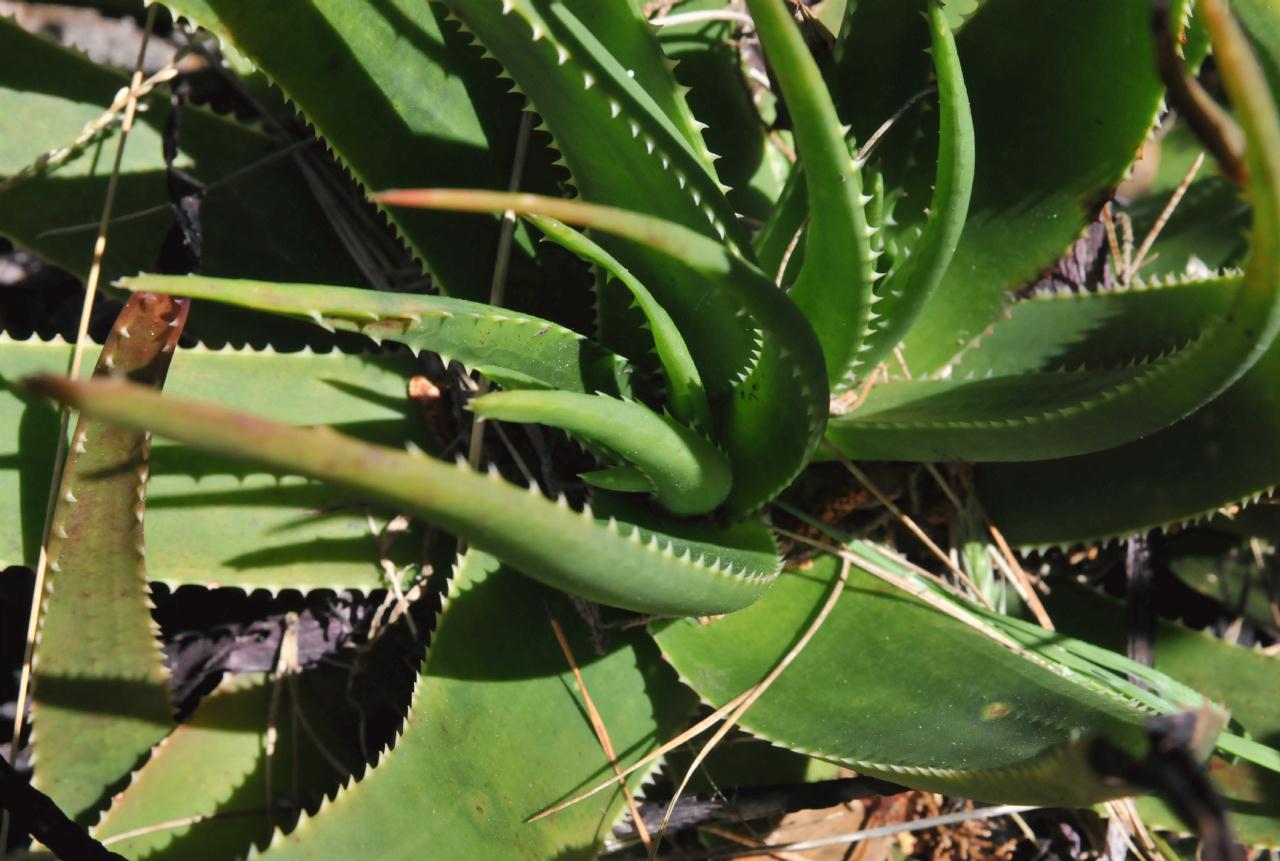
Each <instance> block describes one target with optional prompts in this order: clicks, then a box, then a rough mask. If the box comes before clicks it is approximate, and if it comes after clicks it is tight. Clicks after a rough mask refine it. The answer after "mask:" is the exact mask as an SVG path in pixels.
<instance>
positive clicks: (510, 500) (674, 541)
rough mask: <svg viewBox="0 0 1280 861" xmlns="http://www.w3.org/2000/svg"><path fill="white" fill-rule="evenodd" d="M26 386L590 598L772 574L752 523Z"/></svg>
mask: <svg viewBox="0 0 1280 861" xmlns="http://www.w3.org/2000/svg"><path fill="white" fill-rule="evenodd" d="M29 385H30V386H33V387H38V388H39V389H41V390H42V391H44V392H46V393H49V394H52V395H55V396H56V397H57V398H58V399H60V400H63V401H64V402H67V403H73V404H74V405H75V406H76V407H77V408H78V409H81V410H83V411H85V412H86V413H89V414H92V415H97V416H99V417H100V418H102V419H103V420H106V421H111V422H116V423H120V424H122V425H125V426H128V427H134V428H138V429H143V428H146V429H150V430H151V431H152V432H154V433H155V434H157V435H159V436H165V437H169V438H170V439H174V440H177V441H179V442H182V443H185V444H187V445H190V446H194V447H197V448H201V449H205V450H208V451H210V452H213V453H217V454H221V455H224V456H231V457H240V458H245V459H248V460H251V461H253V462H257V463H261V464H263V465H266V466H271V467H274V468H277V469H282V470H287V471H290V472H296V473H299V474H302V475H311V476H314V477H316V478H320V479H323V480H325V481H328V482H331V483H333V484H336V485H338V486H339V487H346V488H349V489H352V490H357V491H359V492H360V493H362V494H367V495H368V496H369V497H370V498H371V499H375V500H378V501H381V502H383V503H385V504H387V505H389V506H391V507H393V508H397V509H400V510H407V511H410V512H413V513H415V514H419V515H421V516H423V517H425V518H427V519H429V520H430V521H432V522H434V523H437V524H439V525H440V526H442V527H444V528H445V529H448V530H449V531H450V532H453V533H454V534H456V535H458V536H459V537H460V538H462V539H463V540H465V541H467V542H468V543H469V544H470V545H472V546H474V547H476V548H478V549H483V550H485V551H486V552H493V553H494V554H495V555H497V556H499V557H504V558H505V559H507V560H509V563H510V564H511V565H513V566H516V567H518V568H519V570H521V571H523V572H524V573H526V574H528V575H529V576H531V577H535V578H537V579H539V580H542V581H543V582H545V583H547V584H548V585H551V586H555V587H556V588H560V589H564V590H566V591H568V592H572V593H574V594H576V595H581V596H582V597H584V598H589V599H591V600H594V601H599V602H601V603H605V604H611V605H614V606H618V607H624V608H627V609H633V610H638V611H641V612H651V613H664V614H673V615H679V614H686V613H689V614H703V613H727V612H729V611H731V610H736V609H738V608H740V607H744V606H746V605H747V604H750V603H752V602H753V601H755V600H756V599H757V598H759V597H760V595H762V594H763V593H764V592H765V591H766V590H767V589H768V587H769V585H770V584H771V583H772V582H773V580H774V578H775V577H776V576H777V571H778V559H777V551H776V548H775V546H774V544H773V539H772V538H771V536H770V535H769V532H768V530H766V529H764V528H762V527H758V526H752V525H740V526H735V527H731V528H728V529H721V528H718V527H716V528H700V527H698V526H696V525H695V526H693V527H686V526H684V525H682V524H680V523H672V524H669V525H668V524H662V525H661V526H659V527H658V529H659V530H661V531H650V530H648V529H642V528H639V527H636V526H632V525H630V524H627V523H619V522H618V521H617V520H614V519H610V520H608V521H604V522H601V521H598V520H597V519H596V518H595V517H593V516H592V513H591V511H590V509H587V510H584V511H582V512H576V511H573V510H571V509H570V508H569V506H568V504H567V503H566V502H564V500H563V498H562V499H561V500H560V501H558V502H552V501H551V500H548V499H546V498H544V497H543V496H542V495H541V494H540V493H537V492H536V488H534V492H532V493H530V492H528V491H525V490H521V489H518V488H515V487H512V486H511V485H508V484H507V483H505V482H503V481H501V480H491V479H490V478H486V477H485V476H483V475H481V474H479V473H476V472H473V471H471V470H470V469H467V468H466V467H465V466H450V465H448V464H445V463H442V462H440V461H438V460H435V459H433V458H430V457H427V456H425V455H412V454H405V453H403V452H400V451H395V450H392V449H387V448H382V447H380V446H372V445H369V444H367V443H362V442H359V441H357V440H354V439H352V438H350V437H347V436H344V435H342V434H339V433H336V432H334V431H333V430H331V429H329V428H326V427H317V428H296V427H290V426H287V425H281V424H276V423H274V422H269V421H264V420H262V419H258V418H255V417H253V416H249V415H245V414H243V413H236V412H232V411H230V410H227V409H224V408H222V407H217V406H213V405H209V404H203V403H196V402H192V401H183V400H179V399H177V398H168V397H167V398H160V397H159V396H157V395H153V394H151V393H149V392H146V391H143V390H141V389H140V388H139V387H136V386H126V385H121V384H118V383H116V384H113V383H97V384H90V383H72V382H69V381H64V380H58V379H55V378H52V377H48V376H46V377H37V378H33V380H31V381H29ZM494 478H497V476H496V474H495V475H494ZM685 535H688V536H690V537H689V538H686V537H684V536H685ZM601 558H605V559H609V560H610V565H609V568H608V570H603V569H602V568H601V567H600V566H599V565H598V564H597V561H596V560H598V559H601Z"/></svg>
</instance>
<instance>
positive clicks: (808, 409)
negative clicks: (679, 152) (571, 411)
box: [380, 189, 827, 512]
mask: <svg viewBox="0 0 1280 861" xmlns="http://www.w3.org/2000/svg"><path fill="white" fill-rule="evenodd" d="M380 198H381V199H382V200H383V201H385V202H388V203H394V204H400V205H404V206H426V207H433V208H441V209H458V210H463V211H482V212H483V211H497V212H502V211H513V212H517V213H522V214H524V213H527V214H537V215H549V216H552V217H555V218H559V219H561V220H562V221H565V222H568V223H575V224H579V225H582V226H585V227H591V228H595V229H598V230H600V231H602V232H606V233H609V234H612V235H614V236H616V237H618V238H619V239H620V240H625V241H626V242H628V243H634V244H639V245H644V246H647V247H648V248H649V249H651V250H652V251H653V252H655V253H657V254H659V255H661V256H663V257H664V258H665V259H666V260H668V261H669V262H670V263H671V264H672V265H674V266H677V267H678V268H679V269H680V270H681V272H682V273H683V275H684V277H685V278H686V280H688V281H690V282H691V283H698V284H699V286H700V287H701V288H702V289H701V292H702V293H703V294H705V293H707V292H711V293H712V294H714V295H718V296H721V297H724V298H726V299H729V300H732V302H733V303H734V304H735V305H736V306H737V307H738V312H737V314H738V315H739V316H742V317H749V318H750V319H751V320H752V322H753V323H754V325H755V326H757V327H759V329H760V331H761V332H762V333H763V339H762V341H761V343H760V344H759V345H758V347H757V352H758V353H759V359H758V360H757V361H756V362H755V367H754V368H753V369H752V370H751V371H750V373H749V374H747V375H745V377H744V378H743V379H742V380H741V381H740V382H739V383H738V384H737V385H736V386H735V387H734V388H733V390H731V391H730V392H729V394H728V396H722V397H720V398H719V399H717V400H716V401H713V403H712V408H713V410H714V411H715V414H716V415H715V417H716V433H715V435H714V439H715V440H716V441H717V442H718V443H720V444H721V446H722V448H723V449H724V451H725V453H726V454H728V455H729V459H730V461H731V462H732V463H733V466H734V484H733V490H732V491H731V493H730V495H729V500H728V502H727V506H728V508H729V510H730V511H731V512H745V511H753V510H755V509H757V508H759V507H760V506H761V505H763V504H764V503H766V502H768V501H769V500H770V499H771V498H773V496H775V495H776V494H777V492H778V491H779V490H781V489H782V488H783V487H785V486H786V485H787V484H789V483H790V482H791V480H792V479H794V478H795V476H796V475H797V474H798V473H799V471H800V470H801V469H802V468H803V467H804V465H805V464H806V463H807V462H808V460H809V458H810V457H811V455H812V454H813V451H814V449H815V448H817V445H818V441H819V440H820V439H821V435H822V430H823V428H824V427H825V425H826V410H827V386H826V382H825V378H826V371H825V367H824V364H823V359H822V351H821V346H820V344H819V343H818V341H817V338H816V336H815V335H814V333H813V330H812V329H811V328H810V327H809V325H808V323H807V322H806V321H805V319H804V315H803V314H802V313H801V312H800V311H799V309H798V308H796V306H795V305H794V304H793V303H792V302H791V301H790V300H789V299H788V298H787V297H786V296H785V295H784V294H783V293H782V292H781V291H779V290H777V289H776V288H775V287H774V285H773V283H772V282H771V281H770V280H769V279H768V278H767V277H765V276H764V275H763V274H761V272H760V270H758V269H756V268H755V267H754V266H752V265H751V264H750V263H749V262H747V261H746V260H744V259H742V258H741V257H739V256H737V255H736V254H734V253H733V252H732V251H731V250H730V249H728V248H726V247H725V246H723V245H721V244H719V243H717V242H715V241H713V240H710V239H707V238H706V237H703V236H700V235H699V234H697V233H694V232H693V231H690V230H686V229H685V228H682V227H680V226H679V225H677V224H672V223H670V222H665V221H661V220H659V219H656V218H652V217H649V216H646V215H641V214H639V213H635V212H629V211H626V210H621V209H615V208H612V207H606V206H599V205H597V204H589V203H579V202H576V201H569V200H562V199H560V198H550V197H540V196H537V195H528V194H502V193H498V192H484V191H452V190H447V189H402V190H397V191H390V192H383V193H382V194H381V195H380ZM691 276H692V277H691ZM694 279H696V281H695V280H694ZM681 331H684V330H683V329H682V330H681Z"/></svg>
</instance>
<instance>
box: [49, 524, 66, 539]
mask: <svg viewBox="0 0 1280 861" xmlns="http://www.w3.org/2000/svg"><path fill="white" fill-rule="evenodd" d="M53 531H54V534H55V535H57V536H58V537H59V538H69V537H70V536H69V535H67V529H66V527H65V526H63V525H62V524H61V523H59V524H58V525H57V526H55V527H53Z"/></svg>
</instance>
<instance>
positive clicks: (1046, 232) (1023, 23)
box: [890, 0, 1186, 375]
mask: <svg viewBox="0 0 1280 861" xmlns="http://www.w3.org/2000/svg"><path fill="white" fill-rule="evenodd" d="M1185 6H1186V4H1185V3H1182V2H1179V3H1177V4H1175V15H1176V13H1180V12H1182V11H1184V10H1185ZM1148 17H1149V16H1148V10H1147V8H1146V6H1145V5H1144V4H1142V3H1114V2H1111V0H1049V1H1048V2H1044V3H1027V2H1025V0H986V2H985V3H983V5H982V8H981V9H980V10H979V11H978V12H977V13H976V14H975V15H974V16H973V17H972V18H971V19H970V20H969V21H968V23H967V24H966V25H965V27H964V29H963V30H962V31H961V32H960V33H959V34H958V35H957V37H956V43H957V48H958V49H959V53H960V63H961V66H962V67H963V69H964V76H965V83H966V85H967V86H968V90H969V94H970V99H971V106H972V110H973V124H974V129H975V132H976V141H977V155H976V173H975V176H974V186H973V197H972V200H971V202H970V206H969V218H968V221H967V222H966V224H965V229H964V232H963V234H962V235H961V238H960V244H959V246H957V248H956V252H955V256H954V257H953V258H952V262H951V266H950V268H949V269H948V274H947V276H946V277H945V279H944V280H943V283H942V284H941V285H940V286H939V288H938V289H937V290H936V291H935V292H934V294H933V298H932V299H931V300H930V302H929V303H928V305H926V307H925V309H924V311H923V312H922V313H921V315H920V318H919V319H918V320H917V321H916V324H915V326H913V327H912V330H911V332H910V333H909V334H908V336H907V339H906V357H907V362H908V364H909V365H910V367H911V370H912V371H913V373H915V374H917V375H919V374H921V373H925V372H932V371H935V370H937V369H938V368H940V367H942V366H943V365H945V364H946V362H947V361H948V360H950V359H951V358H952V357H953V356H954V355H955V354H956V353H957V352H959V351H960V350H961V349H962V348H963V347H964V346H965V345H967V344H968V343H969V342H970V341H972V340H973V339H974V338H976V337H977V336H978V335H979V334H980V333H981V332H982V331H983V330H984V329H985V328H986V327H987V325H988V324H990V323H991V321H992V320H993V319H994V318H995V317H996V315H997V313H998V312H999V310H1000V307H1001V305H1002V303H1003V302H1004V294H1005V293H1006V291H1009V290H1014V289H1018V288H1020V287H1021V286H1022V285H1024V284H1026V283H1028V282H1029V281H1031V280H1033V279H1034V278H1035V276H1036V275H1037V274H1038V273H1039V272H1041V271H1042V270H1043V269H1044V268H1046V267H1048V266H1050V265H1051V264H1052V263H1053V262H1054V261H1055V260H1057V259H1058V258H1059V257H1060V256H1061V255H1062V253H1063V251H1064V250H1065V249H1066V248H1068V247H1069V246H1070V245H1071V243H1072V242H1074V241H1075V239H1076V238H1077V237H1078V236H1079V234H1080V232H1081V231H1082V230H1083V229H1084V228H1085V226H1086V224H1088V223H1089V222H1091V221H1092V220H1093V215H1094V212H1095V209H1096V207H1097V206H1098V205H1100V203H1101V201H1102V198H1103V195H1104V194H1106V193H1107V192H1109V190H1110V189H1111V188H1112V187H1113V186H1114V185H1115V184H1116V183H1118V182H1119V181H1120V180H1121V179H1122V178H1123V177H1124V174H1125V172H1126V171H1127V170H1128V168H1129V165H1130V163H1131V162H1132V161H1133V159H1134V155H1135V153H1137V152H1138V151H1139V149H1140V147H1141V146H1142V144H1143V141H1144V140H1145V139H1146V135H1147V133H1148V131H1149V130H1150V127H1151V123H1152V121H1153V120H1154V118H1155V116H1156V115H1157V112H1158V111H1159V110H1160V105H1161V100H1162V98H1163V94H1164V91H1163V87H1162V86H1161V85H1160V81H1159V78H1158V77H1157V75H1156V64H1155V59H1154V55H1153V49H1152V45H1151V41H1152V40H1151V34H1150V22H1149V21H1148ZM890 44H895V43H890ZM1118 81H1123V82H1124V86H1117V85H1116V82H1118ZM919 86H923V81H921V82H920V84H919ZM1045 105H1053V106H1054V109H1053V110H1048V111H1045V110H1042V107H1043V106H1045ZM1028 111H1035V112H1036V116H1037V117H1038V120H1037V121H1036V122H1027V121H1026V117H1027V112H1028ZM1082 129H1088V134H1082V132H1081V130H1082Z"/></svg>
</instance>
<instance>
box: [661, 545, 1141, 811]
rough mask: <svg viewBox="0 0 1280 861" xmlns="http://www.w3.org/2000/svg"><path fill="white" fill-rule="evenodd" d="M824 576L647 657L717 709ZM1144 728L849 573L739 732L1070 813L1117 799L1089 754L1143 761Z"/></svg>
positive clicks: (877, 770)
mask: <svg viewBox="0 0 1280 861" xmlns="http://www.w3.org/2000/svg"><path fill="white" fill-rule="evenodd" d="M877 555H878V556H882V555H883V554H877ZM877 561H878V563H879V564H882V565H888V564H891V563H890V562H889V561H888V560H886V559H878V560H877ZM899 569H901V566H895V571H897V573H899V574H903V573H906V572H905V570H899ZM838 570H839V564H838V563H837V562H836V560H834V559H832V558H831V557H824V558H821V559H819V560H818V561H817V562H815V564H814V565H813V567H812V568H810V569H808V570H805V571H794V572H789V573H787V574H786V575H784V576H783V577H782V578H780V579H779V581H778V583H777V585H776V586H775V587H774V589H773V590H772V591H771V592H770V593H769V595H767V596H765V598H764V599H762V600H761V601H760V602H759V603H758V604H756V605H755V606H754V607H751V608H749V609H747V610H744V611H742V612H741V613H735V614H733V615H731V616H727V617H725V618H724V619H720V620H717V621H715V622H712V623H711V624H710V625H697V624H692V623H686V622H685V621H677V622H672V623H666V624H660V625H659V626H658V629H657V632H656V638H657V640H658V645H659V647H660V648H661V649H662V651H663V654H664V655H665V656H666V657H667V659H668V660H669V661H671V663H672V664H673V666H675V668H676V671H677V672H678V673H680V675H681V677H682V678H683V679H684V680H685V681H686V682H687V683H688V684H690V685H691V686H692V687H693V688H694V689H695V690H696V691H697V692H698V693H699V695H700V696H701V697H702V698H703V699H704V700H706V701H708V702H710V703H711V704H713V705H721V704H723V703H724V702H726V701H728V700H729V699H731V698H732V697H734V696H737V695H738V694H740V693H742V692H743V691H745V690H747V689H748V688H750V687H751V686H753V685H754V684H756V683H757V682H759V681H760V679H762V678H763V677H764V676H765V674H766V673H768V672H769V670H770V669H771V668H772V667H773V666H774V664H776V662H777V661H778V659H779V658H781V657H782V656H783V655H784V654H785V653H786V652H787V651H788V650H789V649H790V648H791V646H792V644H793V642H794V639H795V633H796V631H798V630H801V629H803V628H804V627H805V625H806V623H807V621H808V620H809V619H811V618H812V616H813V614H814V613H815V612H816V611H817V608H818V607H819V606H821V604H822V603H823V601H824V599H825V597H826V594H827V592H828V591H829V589H830V587H831V583H832V582H833V580H834V579H835V576H836V574H837V572H838ZM886 654H892V655H893V656H894V659H893V660H892V661H886V660H885V655H886ZM975 667H976V668H981V669H980V672H977V673H975ZM1148 716H1149V713H1148V712H1146V711H1144V710H1142V709H1138V708H1135V707H1134V706H1132V705H1131V704H1129V703H1128V702H1126V701H1124V700H1123V699H1121V698H1119V697H1116V696H1111V695H1106V694H1103V693H1101V692H1100V691H1098V690H1097V689H1095V688H1094V687H1091V686H1086V685H1083V684H1080V683H1078V682H1076V681H1074V680H1072V679H1071V678H1069V677H1068V676H1066V675H1064V674H1060V673H1058V672H1055V671H1053V670H1052V669H1051V668H1049V667H1048V666H1047V665H1046V664H1042V663H1039V662H1036V661H1032V660H1029V659H1027V658H1025V657H1022V656H1020V655H1018V654H1016V653H1015V652H1013V651H1012V650H1010V649H1007V648H1005V647H1004V646H1001V645H998V644H997V643H995V642H994V641H992V640H990V639H988V638H987V637H985V636H983V635H982V634H980V633H978V632H977V631H974V630H973V629H971V628H969V627H967V626H966V625H964V624H962V623H960V622H958V621H957V620H955V619H953V618H951V617H950V616H944V615H942V614H941V613H939V612H937V611H936V610H933V609H931V608H929V607H927V606H926V605H924V604H922V603H920V602H918V601H917V600H915V599H913V598H910V597H908V596H907V595H905V594H903V593H902V592H900V591H898V590H896V589H893V588H892V587H889V586H886V585H883V584H882V583H880V582H879V581H878V580H876V579H874V578H872V577H871V576H870V575H867V574H864V573H861V572H858V571H857V569H856V566H855V571H854V572H853V573H852V575H851V577H850V580H849V584H848V586H847V587H846V588H845V591H844V594H843V595H842V596H841V597H840V599H839V600H838V601H837V603H836V606H835V609H834V610H833V611H832V613H831V615H830V616H829V617H828V618H827V620H826V621H825V623H824V624H823V626H822V627H821V628H820V629H819V630H818V632H817V633H816V634H815V635H814V637H813V639H812V640H811V641H810V643H809V645H808V646H807V647H806V648H805V650H804V651H803V652H801V653H800V654H799V656H798V657H796V659H795V661H794V663H793V664H792V665H791V666H790V667H789V668H788V669H787V671H786V672H784V673H783V674H782V675H781V676H780V677H779V678H778V680H777V681H776V682H775V683H774V684H773V686H772V687H771V688H770V689H769V690H768V691H767V692H766V693H765V694H764V695H763V696H762V697H761V698H760V700H759V701H758V702H757V703H756V704H755V705H754V706H752V708H751V710H750V711H748V712H747V713H746V715H745V716H744V717H743V719H742V720H741V722H740V723H741V725H742V727H743V728H744V729H746V730H747V731H749V732H751V733H752V734H753V735H757V736H759V737H762V738H765V739H767V740H769V741H772V742H774V743H775V744H780V745H783V746H787V747H791V748H793V749H796V750H801V751H804V752H805V753H808V754H810V755H815V756H819V757H821V758H824V759H829V760H832V761H834V762H838V763H841V764H843V765H845V766H846V767H849V768H852V769H854V770H856V771H857V772H858V773H860V774H871V775H876V776H879V777H883V778H886V779H889V780H893V781H895V782H898V783H904V784H906V785H908V786H912V787H915V788H919V789H923V790H927V791H934V792H946V793H951V794H956V795H963V796H967V797H973V798H982V799H985V800H988V801H1001V802H1012V803H1028V804H1048V805H1064V806H1078V805H1084V804H1091V803H1094V802H1097V801H1100V800H1103V799H1106V798H1113V797H1116V796H1118V795H1121V794H1124V792H1125V789H1124V788H1123V787H1120V786H1117V785H1115V784H1107V783H1105V782H1103V781H1102V780H1100V779H1099V778H1098V777H1097V776H1095V775H1093V773H1092V772H1091V770H1090V768H1089V767H1088V765H1087V762H1086V750H1087V747H1088V743H1089V740H1090V739H1092V738H1098V737H1101V738H1106V739H1107V740H1109V741H1110V742H1112V743H1113V744H1116V745H1119V746H1120V747H1122V748H1124V749H1127V750H1129V751H1130V752H1133V753H1138V754H1141V752H1142V751H1143V750H1145V744H1146V742H1145V740H1144V731H1143V723H1144V721H1145V719H1146V718H1147V717H1148Z"/></svg>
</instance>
